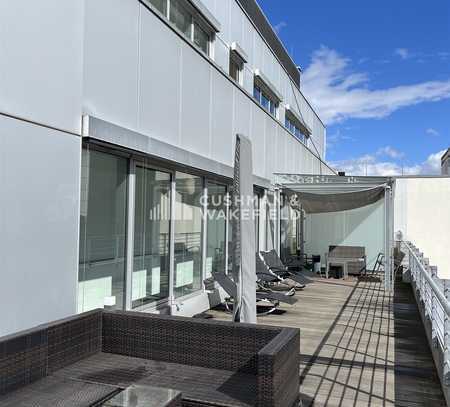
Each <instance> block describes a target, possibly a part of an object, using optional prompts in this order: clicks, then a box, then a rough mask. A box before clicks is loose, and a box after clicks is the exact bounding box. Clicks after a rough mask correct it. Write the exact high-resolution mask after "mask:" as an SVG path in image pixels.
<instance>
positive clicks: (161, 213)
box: [131, 165, 171, 308]
mask: <svg viewBox="0 0 450 407" xmlns="http://www.w3.org/2000/svg"><path fill="white" fill-rule="evenodd" d="M170 185H171V176H170V174H168V173H165V172H161V171H156V170H153V169H150V168H146V167H143V166H139V165H138V166H137V167H136V186H135V191H136V192H135V211H134V212H135V215H134V259H133V275H132V287H131V296H132V306H133V308H136V307H139V306H142V305H145V304H148V303H152V302H155V301H158V300H162V299H165V298H168V296H169V268H170V263H169V241H170V238H169V237H170Z"/></svg>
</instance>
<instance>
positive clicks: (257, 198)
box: [253, 190, 261, 252]
mask: <svg viewBox="0 0 450 407" xmlns="http://www.w3.org/2000/svg"><path fill="white" fill-rule="evenodd" d="M253 208H254V212H253V221H254V222H255V249H256V252H259V215H260V210H261V195H260V193H259V191H256V190H255V191H254V193H253Z"/></svg>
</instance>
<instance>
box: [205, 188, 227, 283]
mask: <svg viewBox="0 0 450 407" xmlns="http://www.w3.org/2000/svg"><path fill="white" fill-rule="evenodd" d="M207 185H208V209H207V214H206V270H205V272H206V277H211V274H212V273H217V272H222V273H223V272H225V267H226V265H225V252H226V250H225V249H226V247H225V246H226V225H227V219H226V216H227V208H226V194H227V187H226V186H225V185H219V184H215V183H212V182H208V184H207Z"/></svg>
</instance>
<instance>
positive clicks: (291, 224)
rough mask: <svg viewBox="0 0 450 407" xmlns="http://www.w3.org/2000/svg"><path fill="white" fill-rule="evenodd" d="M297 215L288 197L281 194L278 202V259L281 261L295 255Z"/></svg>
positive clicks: (296, 247)
mask: <svg viewBox="0 0 450 407" xmlns="http://www.w3.org/2000/svg"><path fill="white" fill-rule="evenodd" d="M297 233H298V213H297V211H295V210H294V209H293V208H292V207H291V205H290V203H289V197H288V196H286V195H284V194H282V195H281V202H280V257H281V259H282V260H283V261H285V260H286V259H288V258H289V257H290V256H294V255H296V254H297V250H298V235H297Z"/></svg>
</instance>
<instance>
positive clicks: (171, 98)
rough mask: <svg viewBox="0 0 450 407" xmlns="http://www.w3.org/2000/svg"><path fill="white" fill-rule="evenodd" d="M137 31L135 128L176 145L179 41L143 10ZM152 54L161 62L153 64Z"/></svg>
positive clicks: (177, 137)
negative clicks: (137, 124) (137, 112)
mask: <svg viewBox="0 0 450 407" xmlns="http://www.w3.org/2000/svg"><path fill="white" fill-rule="evenodd" d="M140 31H141V33H140V50H139V54H140V69H139V71H140V81H139V131H140V132H143V133H145V134H149V135H151V136H152V137H155V138H157V139H159V140H162V141H165V142H167V143H173V144H177V143H178V142H179V132H180V97H181V87H180V70H181V66H182V64H181V43H180V40H179V38H178V36H177V35H176V34H174V33H173V32H172V31H171V30H169V29H168V28H166V27H162V26H161V24H160V23H158V20H157V17H155V16H154V15H153V14H152V13H149V12H148V11H146V10H145V9H144V10H143V12H142V17H141V30H140ZM161 44H164V47H161ZM156 56H157V58H158V60H160V61H164V64H162V63H155V58H156ZM203 120H205V118H203Z"/></svg>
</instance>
